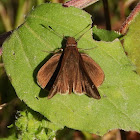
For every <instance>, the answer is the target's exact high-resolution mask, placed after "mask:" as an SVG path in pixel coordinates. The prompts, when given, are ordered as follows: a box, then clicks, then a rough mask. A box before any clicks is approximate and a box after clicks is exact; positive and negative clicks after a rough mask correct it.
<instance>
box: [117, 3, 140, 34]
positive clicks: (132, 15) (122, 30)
mask: <svg viewBox="0 0 140 140" xmlns="http://www.w3.org/2000/svg"><path fill="white" fill-rule="evenodd" d="M139 12H140V2H139V3H138V4H137V5H136V7H135V8H134V9H133V11H132V12H131V13H130V15H129V16H128V17H127V19H126V20H125V22H124V23H123V24H122V26H121V28H120V29H119V32H120V33H121V34H125V33H126V32H127V29H128V28H129V25H130V23H131V22H132V21H133V20H134V18H135V17H136V16H137V14H138V13H139Z"/></svg>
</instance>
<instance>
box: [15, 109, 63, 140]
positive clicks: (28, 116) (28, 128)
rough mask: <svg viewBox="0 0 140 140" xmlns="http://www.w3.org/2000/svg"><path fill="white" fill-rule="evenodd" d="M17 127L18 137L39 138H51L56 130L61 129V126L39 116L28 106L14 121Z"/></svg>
mask: <svg viewBox="0 0 140 140" xmlns="http://www.w3.org/2000/svg"><path fill="white" fill-rule="evenodd" d="M15 124H16V128H17V129H18V131H17V132H18V133H17V136H18V139H25V140H26V139H39V140H42V139H43V140H45V139H47V140H52V139H53V138H54V137H55V135H56V131H57V130H59V129H62V127H61V126H58V125H56V124H53V123H51V122H49V121H48V120H47V119H45V118H44V117H43V116H41V115H40V114H39V113H37V112H34V111H32V110H31V109H29V108H26V110H24V111H21V112H20V117H19V118H18V120H17V121H16V123H15Z"/></svg>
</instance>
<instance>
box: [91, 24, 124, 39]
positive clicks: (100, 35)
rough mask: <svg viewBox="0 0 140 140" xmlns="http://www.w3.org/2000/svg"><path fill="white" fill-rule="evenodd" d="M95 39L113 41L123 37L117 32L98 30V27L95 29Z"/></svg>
mask: <svg viewBox="0 0 140 140" xmlns="http://www.w3.org/2000/svg"><path fill="white" fill-rule="evenodd" d="M92 30H93V38H94V39H95V40H98V41H99V40H102V41H113V40H115V39H116V38H121V37H122V35H121V34H120V33H118V32H116V31H108V30H104V29H98V28H97V26H94V27H93V29H92Z"/></svg>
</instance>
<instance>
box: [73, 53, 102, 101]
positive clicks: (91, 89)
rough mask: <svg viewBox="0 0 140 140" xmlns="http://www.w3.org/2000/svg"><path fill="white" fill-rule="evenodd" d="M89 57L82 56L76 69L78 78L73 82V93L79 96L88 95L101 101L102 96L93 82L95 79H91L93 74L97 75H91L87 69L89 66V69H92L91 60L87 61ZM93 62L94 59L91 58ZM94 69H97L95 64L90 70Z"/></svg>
mask: <svg viewBox="0 0 140 140" xmlns="http://www.w3.org/2000/svg"><path fill="white" fill-rule="evenodd" d="M83 57H84V60H83ZM87 57H88V56H87V55H86V56H85V55H84V56H83V55H81V56H80V57H79V66H78V67H76V77H75V78H74V81H73V91H74V92H75V93H77V94H82V93H86V94H87V95H88V96H91V97H93V98H95V99H100V94H99V92H98V90H97V88H96V86H95V84H94V82H93V80H92V79H94V78H93V77H91V76H92V74H95V72H93V73H91V74H90V75H89V73H88V71H87V69H86V67H87V65H88V67H90V66H89V65H90V62H88V61H89V60H87ZM85 59H86V60H85ZM88 59H89V58H88ZM91 60H92V59H91V58H90V61H91ZM93 67H95V66H94V64H92V67H91V68H90V70H91V69H92V68H93ZM95 68H96V67H95ZM95 77H96V76H95Z"/></svg>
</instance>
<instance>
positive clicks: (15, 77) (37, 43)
mask: <svg viewBox="0 0 140 140" xmlns="http://www.w3.org/2000/svg"><path fill="white" fill-rule="evenodd" d="M91 23H92V21H91V17H90V15H89V14H87V13H86V12H84V11H82V10H80V9H77V8H74V7H70V8H66V7H62V6H61V4H42V5H41V6H38V7H37V8H36V9H33V10H32V11H31V13H30V14H29V15H28V17H27V19H26V21H25V23H24V24H23V25H22V26H20V27H19V28H18V29H17V30H15V31H14V32H13V34H12V35H11V37H10V38H9V39H8V40H7V41H6V42H5V43H4V45H3V60H4V64H5V68H6V71H7V74H8V76H9V77H10V79H11V82H12V85H13V86H14V88H15V90H16V93H17V95H18V97H19V98H20V99H21V100H23V101H24V102H25V103H26V104H27V105H28V106H29V107H30V108H32V109H33V110H35V111H37V112H39V113H41V114H42V115H44V116H45V117H47V118H48V119H49V120H50V121H51V122H53V123H56V124H59V125H62V126H67V127H69V128H74V129H78V130H83V131H88V132H91V133H96V134H98V135H103V134H105V133H106V132H107V131H109V130H111V129H116V128H121V129H124V130H135V131H140V119H139V116H140V109H139V106H140V104H139V103H140V78H139V76H138V75H137V74H136V73H135V72H133V69H134V68H133V66H132V65H131V63H130V62H129V60H128V58H127V57H126V55H125V53H124V51H123V48H122V46H121V43H120V41H119V40H118V39H116V40H115V41H113V42H104V41H100V42H98V41H95V40H93V39H92V35H91V34H92V33H91V30H89V31H88V32H86V33H85V31H87V30H88V25H89V24H91ZM42 25H43V26H46V27H47V28H48V26H51V28H53V30H55V31H53V30H51V29H50V28H48V29H46V28H44V27H43V26H42ZM56 33H59V34H60V35H62V36H63V35H64V36H72V37H75V38H78V37H79V36H80V35H81V34H82V33H85V34H84V35H83V36H82V38H81V39H80V40H79V42H78V48H83V49H88V48H90V49H88V50H85V51H84V52H85V53H87V54H88V55H89V56H90V57H92V58H93V59H94V60H95V61H96V62H97V63H98V64H99V65H100V66H101V68H102V69H103V71H104V74H105V80H104V82H103V84H102V85H101V86H100V87H99V88H98V90H99V92H100V95H101V99H100V100H96V99H93V98H89V97H87V96H86V95H81V96H79V95H76V94H73V93H72V94H71V95H65V96H64V95H59V94H57V95H55V96H54V97H53V98H52V99H50V100H48V99H47V97H46V96H47V94H48V93H46V91H44V90H42V89H41V88H40V87H39V86H38V85H37V81H36V75H37V72H38V70H39V69H40V67H41V66H42V65H43V64H44V63H45V62H46V61H47V60H48V59H49V58H50V53H49V51H54V50H55V49H57V48H61V47H62V45H61V43H62V41H63V39H62V38H61V37H60V36H58V35H56ZM75 35H76V36H75ZM91 48H93V49H91ZM44 50H45V51H47V52H48V53H47V52H44Z"/></svg>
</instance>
